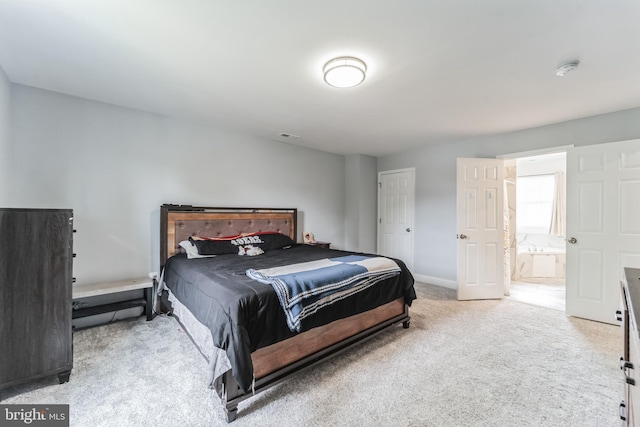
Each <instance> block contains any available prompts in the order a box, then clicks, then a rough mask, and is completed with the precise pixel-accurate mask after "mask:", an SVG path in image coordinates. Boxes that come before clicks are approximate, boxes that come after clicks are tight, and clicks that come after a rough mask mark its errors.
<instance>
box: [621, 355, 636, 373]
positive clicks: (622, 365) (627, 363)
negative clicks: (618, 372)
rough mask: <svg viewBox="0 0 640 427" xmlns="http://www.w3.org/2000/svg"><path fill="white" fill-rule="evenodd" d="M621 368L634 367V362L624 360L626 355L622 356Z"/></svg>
mask: <svg viewBox="0 0 640 427" xmlns="http://www.w3.org/2000/svg"><path fill="white" fill-rule="evenodd" d="M620 369H622V370H623V371H624V370H625V369H633V363H631V362H629V361H628V360H624V357H622V356H620Z"/></svg>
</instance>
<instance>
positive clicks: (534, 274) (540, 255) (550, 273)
mask: <svg viewBox="0 0 640 427" xmlns="http://www.w3.org/2000/svg"><path fill="white" fill-rule="evenodd" d="M565 268H566V255H565V250H564V248H554V247H538V246H518V261H517V264H516V269H515V277H514V279H519V278H557V279H562V278H564V277H565Z"/></svg>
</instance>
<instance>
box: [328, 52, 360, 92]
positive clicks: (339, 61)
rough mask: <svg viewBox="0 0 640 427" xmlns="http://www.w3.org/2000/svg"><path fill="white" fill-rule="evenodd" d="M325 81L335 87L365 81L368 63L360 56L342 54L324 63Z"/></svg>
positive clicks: (349, 85)
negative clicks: (359, 57)
mask: <svg viewBox="0 0 640 427" xmlns="http://www.w3.org/2000/svg"><path fill="white" fill-rule="evenodd" d="M322 72H323V73H324V81H325V82H327V84H328V85H330V86H333V87H354V86H358V85H359V84H360V83H362V82H363V81H364V78H365V76H366V72H367V65H366V64H365V63H364V62H362V61H361V60H360V59H358V58H354V57H351V56H341V57H339V58H334V59H332V60H331V61H329V62H327V63H326V64H324V68H323V69H322Z"/></svg>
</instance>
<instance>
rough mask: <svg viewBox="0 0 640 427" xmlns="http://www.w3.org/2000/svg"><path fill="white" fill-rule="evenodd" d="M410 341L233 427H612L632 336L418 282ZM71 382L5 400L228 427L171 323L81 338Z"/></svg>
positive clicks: (373, 353)
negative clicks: (625, 345)
mask: <svg viewBox="0 0 640 427" xmlns="http://www.w3.org/2000/svg"><path fill="white" fill-rule="evenodd" d="M416 289H417V291H418V295H419V299H418V300H417V301H415V302H414V305H413V307H412V310H411V316H412V323H411V328H410V329H408V330H405V329H402V327H401V326H398V327H395V328H392V329H391V330H389V331H386V332H385V333H383V334H381V335H380V336H379V337H377V338H375V339H373V340H371V341H369V342H367V343H365V344H363V345H361V346H359V347H358V348H356V349H354V350H353V351H351V352H348V353H346V354H343V355H341V356H339V357H338V358H335V359H333V360H331V361H328V362H326V363H323V364H321V365H320V366H317V367H315V368H313V369H311V370H309V371H306V372H305V373H303V374H298V375H297V376H295V377H294V378H292V379H290V380H288V381H285V382H283V383H281V384H279V385H278V386H276V387H274V388H272V389H270V390H268V391H266V392H264V393H262V394H259V395H257V396H255V397H252V398H251V399H248V400H246V401H245V402H243V403H241V404H240V410H239V413H238V419H237V420H236V421H235V422H234V423H233V424H231V425H232V426H237V427H242V426H257V425H260V426H279V427H285V426H316V425H317V426H344V425H349V426H373V425H375V426H438V427H442V426H580V427H585V426H614V425H619V421H618V417H617V412H618V404H619V403H620V400H621V399H622V393H623V386H622V374H621V373H620V369H619V368H618V358H619V356H620V355H621V354H622V331H621V328H619V327H616V326H611V325H605V324H601V323H596V322H589V321H586V320H581V319H575V318H568V317H566V316H565V315H564V313H562V312H559V311H557V310H551V309H546V308H542V307H535V306H532V305H528V304H522V303H518V302H516V301H510V300H501V301H472V302H458V301H456V300H455V292H454V291H451V290H448V289H444V288H439V287H435V286H430V285H424V284H417V285H416ZM74 365H75V366H74V369H73V372H72V374H71V381H70V382H69V383H67V384H63V385H58V384H57V382H56V380H55V379H53V378H51V379H47V380H44V381H40V382H38V383H35V384H31V385H27V386H22V387H18V388H14V389H11V390H9V391H8V392H5V393H4V394H3V397H4V400H3V403H44V404H47V403H68V404H70V411H71V425H72V426H82V427H84V426H87V427H89V426H91V427H93V426H158V425H167V426H222V425H227V424H226V422H225V421H224V413H223V410H222V407H221V405H220V403H219V401H218V400H217V397H216V395H215V392H214V391H212V390H210V389H208V388H207V387H206V378H207V374H206V373H205V369H206V364H205V362H204V359H203V358H202V356H201V355H200V353H199V352H198V351H197V350H196V348H195V347H194V345H193V344H192V343H191V341H190V340H189V338H188V337H187V336H186V335H185V334H184V332H182V331H181V329H180V325H179V324H178V323H177V322H176V321H175V319H173V318H167V317H160V318H156V319H155V320H153V321H152V322H146V321H145V320H144V319H143V318H140V319H136V320H130V321H122V322H117V323H114V324H111V325H106V326H100V327H97V328H92V329H87V330H82V331H78V332H76V334H75V336H74Z"/></svg>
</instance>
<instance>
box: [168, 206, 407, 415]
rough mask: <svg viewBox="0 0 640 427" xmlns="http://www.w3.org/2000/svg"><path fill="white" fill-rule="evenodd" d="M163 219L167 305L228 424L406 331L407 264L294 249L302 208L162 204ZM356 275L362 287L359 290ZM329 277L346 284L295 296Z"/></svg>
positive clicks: (303, 247) (332, 283) (306, 247)
mask: <svg viewBox="0 0 640 427" xmlns="http://www.w3.org/2000/svg"><path fill="white" fill-rule="evenodd" d="M160 212H161V218H160V228H161V230H160V231H161V232H160V265H161V271H162V273H161V278H160V285H159V290H160V291H161V293H162V295H163V297H162V300H161V301H162V302H163V303H164V304H163V305H164V306H165V308H166V309H167V310H169V311H170V313H171V314H172V315H174V316H175V317H176V318H177V319H178V321H179V322H180V323H181V324H182V326H183V328H184V329H185V331H186V332H187V333H188V334H189V336H190V337H191V339H192V340H193V342H194V344H195V345H196V346H197V347H198V349H199V350H200V351H201V353H202V354H203V356H204V357H205V358H206V359H207V361H208V364H209V368H208V369H209V372H208V375H209V381H210V384H211V386H212V387H213V388H214V389H215V390H216V392H217V394H218V396H219V397H220V398H221V400H222V404H223V407H224V410H225V415H226V419H227V421H228V422H231V421H233V420H235V419H236V417H237V412H238V403H240V402H241V401H243V400H244V399H246V398H248V397H251V396H252V395H254V394H255V393H258V392H260V391H263V390H265V389H267V388H269V387H272V386H273V385H275V384H278V383H279V382H281V381H283V380H284V379H286V378H288V377H289V376H291V375H293V374H294V373H297V372H299V371H301V370H303V369H306V368H308V367H310V366H312V365H314V364H316V363H318V362H320V361H323V360H326V359H327V358H330V357H334V356H336V355H338V354H340V353H341V352H343V351H345V350H347V349H348V348H349V347H351V346H353V345H355V344H357V343H360V342H362V341H364V340H366V339H369V338H371V337H373V336H374V335H375V334H377V333H379V332H381V331H382V330H384V329H386V328H389V327H391V326H394V325H397V324H402V325H403V327H404V328H408V327H409V323H410V318H409V306H410V305H411V302H412V300H414V299H415V298H416V295H415V290H414V288H413V282H414V280H413V277H412V276H411V273H410V272H409V270H408V269H407V268H406V266H405V264H404V263H403V262H402V261H401V260H396V259H393V260H392V259H389V258H385V257H379V256H377V255H374V254H359V253H353V252H345V251H339V250H333V249H327V248H323V247H319V246H312V245H306V244H298V243H296V240H297V239H296V237H297V216H298V212H297V210H296V209H262V208H260V209H253V208H212V207H198V206H190V205H189V206H185V205H163V206H162V207H161V209H160ZM230 245H234V246H230ZM229 247H231V248H232V249H231V250H227V249H228V248H229ZM245 252H246V254H245ZM240 253H242V254H243V255H245V256H240V255H239V254H240ZM250 255H256V256H250ZM291 269H293V270H291ZM301 269H304V271H302V272H301ZM352 269H353V270H354V271H355V272H357V273H358V274H360V276H358V277H364V278H366V279H362V278H360V279H358V280H357V281H356V280H355V279H354V278H353V277H355V276H356V275H357V274H355V273H354V276H353V277H352V276H351V270H352ZM283 271H285V272H286V273H290V272H291V271H293V272H294V273H293V274H282V272H283ZM325 271H339V274H341V275H343V276H340V280H335V279H332V280H328V281H325V284H324V285H323V286H325V288H322V287H318V288H313V289H314V290H313V291H309V290H306V289H303V290H302V291H301V290H296V289H297V286H298V285H300V283H302V285H300V286H303V287H304V286H306V283H307V282H308V278H309V277H316V276H317V275H318V274H319V272H323V273H324V272H325ZM346 271H349V275H347V273H345V272H346ZM276 273H278V274H277V275H276ZM290 277H295V278H297V279H296V280H300V279H299V278H300V277H304V280H303V281H302V282H296V283H294V284H290V283H288V282H287V280H288V278H290ZM329 283H330V286H329V285H327V284H329ZM335 283H340V284H341V288H340V289H339V290H337V289H333V288H334V287H335V286H336V285H335ZM343 283H349V285H348V286H344V285H342V284H343ZM314 286H315V285H314ZM330 287H331V289H333V290H331V292H329V291H328V290H327V289H329V288H330ZM320 288H321V289H322V292H320V291H317V290H316V289H320ZM296 292H298V294H295V293H296ZM311 294H313V295H312V297H308V296H309V295H311ZM300 295H303V296H300ZM293 300H295V301H293ZM301 301H306V302H305V303H304V304H306V305H301V304H302V303H301Z"/></svg>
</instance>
